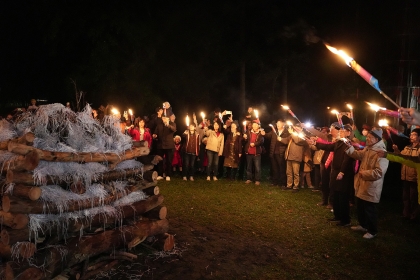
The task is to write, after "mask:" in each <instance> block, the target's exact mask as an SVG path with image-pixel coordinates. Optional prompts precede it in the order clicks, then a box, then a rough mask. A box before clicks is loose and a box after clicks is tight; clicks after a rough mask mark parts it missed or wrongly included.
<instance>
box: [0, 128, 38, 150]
mask: <svg viewBox="0 0 420 280" xmlns="http://www.w3.org/2000/svg"><path fill="white" fill-rule="evenodd" d="M34 139H35V135H34V134H33V133H32V132H28V133H26V134H25V135H23V136H21V137H17V138H13V139H10V140H6V141H2V142H0V150H7V149H8V147H9V142H15V143H18V144H23V145H27V146H32V145H33V144H34Z"/></svg>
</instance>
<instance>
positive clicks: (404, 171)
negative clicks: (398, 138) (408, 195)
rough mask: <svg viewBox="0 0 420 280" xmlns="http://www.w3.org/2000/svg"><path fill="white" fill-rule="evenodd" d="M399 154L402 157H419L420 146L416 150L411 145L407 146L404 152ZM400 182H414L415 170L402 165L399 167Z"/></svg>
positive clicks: (415, 177)
mask: <svg viewBox="0 0 420 280" xmlns="http://www.w3.org/2000/svg"><path fill="white" fill-rule="evenodd" d="M401 154H402V155H404V156H410V157H418V156H419V155H420V145H418V146H417V147H416V148H413V145H408V146H406V147H405V148H404V150H402V151H401ZM401 180H404V181H410V182H416V181H417V172H416V169H415V168H413V167H409V166H407V165H405V164H403V165H402V166H401Z"/></svg>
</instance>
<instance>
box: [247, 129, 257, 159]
mask: <svg viewBox="0 0 420 280" xmlns="http://www.w3.org/2000/svg"><path fill="white" fill-rule="evenodd" d="M257 136H258V134H257V133H253V132H251V139H249V143H254V144H255V142H256V141H257ZM248 154H249V155H255V154H257V147H256V146H254V147H251V145H249V148H248Z"/></svg>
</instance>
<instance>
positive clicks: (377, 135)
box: [369, 127, 382, 141]
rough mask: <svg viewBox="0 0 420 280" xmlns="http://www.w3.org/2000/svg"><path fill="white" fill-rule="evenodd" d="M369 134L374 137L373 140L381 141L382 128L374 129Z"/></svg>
mask: <svg viewBox="0 0 420 280" xmlns="http://www.w3.org/2000/svg"><path fill="white" fill-rule="evenodd" d="M369 133H370V134H372V135H373V136H375V138H376V139H378V141H380V140H382V128H376V127H374V128H372V130H371V131H369Z"/></svg>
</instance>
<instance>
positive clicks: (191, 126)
mask: <svg viewBox="0 0 420 280" xmlns="http://www.w3.org/2000/svg"><path fill="white" fill-rule="evenodd" d="M188 129H189V131H190V133H191V134H193V133H194V131H195V126H194V125H193V124H190V126H189V127H188Z"/></svg>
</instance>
